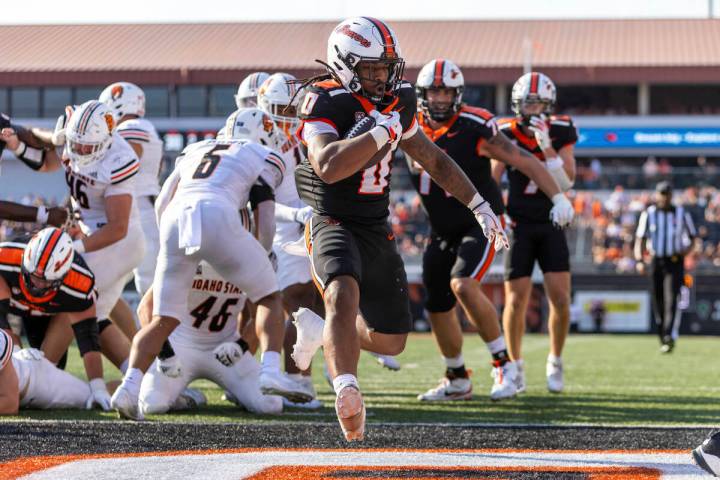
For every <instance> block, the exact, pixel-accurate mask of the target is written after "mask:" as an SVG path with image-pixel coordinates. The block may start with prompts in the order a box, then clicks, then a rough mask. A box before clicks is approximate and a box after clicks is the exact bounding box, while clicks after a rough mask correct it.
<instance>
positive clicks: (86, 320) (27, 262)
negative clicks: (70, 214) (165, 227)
mask: <svg viewBox="0 0 720 480" xmlns="http://www.w3.org/2000/svg"><path fill="white" fill-rule="evenodd" d="M94 282H95V279H94V277H93V274H92V273H91V272H90V271H89V270H88V269H87V265H86V264H85V262H84V261H83V259H82V257H81V256H80V255H79V254H77V253H76V252H75V251H74V249H73V245H72V240H71V239H70V237H69V235H68V234H66V233H64V232H63V231H62V230H60V229H58V228H54V227H48V228H45V229H43V230H41V231H40V232H38V233H37V234H35V235H34V236H33V237H32V238H31V239H30V241H29V242H28V243H27V244H25V243H17V242H3V243H0V329H2V330H4V331H5V332H6V333H8V334H10V333H11V331H10V325H9V323H8V320H7V315H8V313H10V312H11V311H15V312H19V313H23V312H36V313H37V314H39V315H40V316H59V317H61V318H60V319H58V320H57V321H58V322H59V321H62V316H64V317H65V319H66V320H67V321H69V323H70V324H71V325H72V329H73V331H74V333H75V338H76V339H77V343H78V348H79V350H80V354H81V355H82V357H83V362H84V364H85V371H86V372H87V376H88V379H89V380H90V387H91V390H92V394H93V399H94V401H95V402H97V403H98V404H99V405H100V406H101V407H102V408H103V409H104V410H108V409H109V408H110V395H109V394H108V392H107V389H106V388H105V382H104V381H103V369H102V361H101V356H100V342H99V339H98V326H97V318H96V317H95V290H94V284H95V283H94Z"/></svg>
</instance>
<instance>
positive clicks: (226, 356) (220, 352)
mask: <svg viewBox="0 0 720 480" xmlns="http://www.w3.org/2000/svg"><path fill="white" fill-rule="evenodd" d="M213 353H214V354H215V358H216V359H217V361H218V362H220V363H222V364H223V365H225V366H226V367H232V366H233V364H234V363H235V362H237V361H238V360H240V357H242V355H243V351H242V348H240V345H238V344H237V343H236V342H224V343H221V344H220V345H218V346H217V347H216V348H215V350H213Z"/></svg>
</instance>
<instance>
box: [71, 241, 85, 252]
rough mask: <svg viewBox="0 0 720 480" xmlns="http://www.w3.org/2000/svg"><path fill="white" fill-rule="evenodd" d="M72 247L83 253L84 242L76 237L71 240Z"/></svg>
mask: <svg viewBox="0 0 720 480" xmlns="http://www.w3.org/2000/svg"><path fill="white" fill-rule="evenodd" d="M73 248H74V249H75V251H76V252H77V253H85V244H84V243H83V241H82V239H77V240H75V241H74V242H73Z"/></svg>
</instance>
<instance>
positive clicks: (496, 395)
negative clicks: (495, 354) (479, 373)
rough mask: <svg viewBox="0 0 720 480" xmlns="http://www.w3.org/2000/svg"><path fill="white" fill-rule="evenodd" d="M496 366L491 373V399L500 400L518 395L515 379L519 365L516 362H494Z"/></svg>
mask: <svg viewBox="0 0 720 480" xmlns="http://www.w3.org/2000/svg"><path fill="white" fill-rule="evenodd" d="M493 365H494V367H493V369H492V372H491V373H490V375H491V376H492V377H493V386H492V388H491V389H490V400H493V401H498V400H505V399H506V398H512V397H514V396H515V395H517V387H516V386H515V379H516V377H517V365H516V364H515V362H505V363H504V364H503V365H500V363H499V362H494V363H493Z"/></svg>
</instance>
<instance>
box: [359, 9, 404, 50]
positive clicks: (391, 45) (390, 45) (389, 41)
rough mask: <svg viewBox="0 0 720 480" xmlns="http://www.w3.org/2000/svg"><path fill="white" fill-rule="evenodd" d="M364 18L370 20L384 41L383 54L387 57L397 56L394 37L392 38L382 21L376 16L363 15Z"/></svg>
mask: <svg viewBox="0 0 720 480" xmlns="http://www.w3.org/2000/svg"><path fill="white" fill-rule="evenodd" d="M363 18H365V19H366V20H368V21H370V22H371V23H372V24H373V25H375V27H376V28H377V29H378V30H380V34H381V35H382V36H383V40H384V41H385V45H384V47H385V55H387V56H388V57H391V58H393V57H397V52H396V51H395V39H394V38H393V36H392V34H391V33H390V29H389V28H388V27H387V25H385V24H384V23H383V22H381V21H380V20H378V19H376V18H372V17H363Z"/></svg>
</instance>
